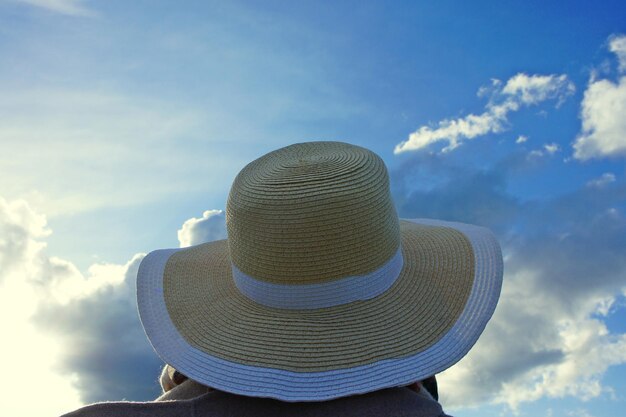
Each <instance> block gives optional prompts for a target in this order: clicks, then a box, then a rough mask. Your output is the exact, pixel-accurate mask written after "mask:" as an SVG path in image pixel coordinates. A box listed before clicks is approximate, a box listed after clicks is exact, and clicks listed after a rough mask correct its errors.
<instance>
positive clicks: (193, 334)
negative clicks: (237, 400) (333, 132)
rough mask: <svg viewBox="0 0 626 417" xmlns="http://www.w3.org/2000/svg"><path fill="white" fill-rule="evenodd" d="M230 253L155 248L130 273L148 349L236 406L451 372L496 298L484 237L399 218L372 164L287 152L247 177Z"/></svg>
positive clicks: (237, 202) (234, 196) (366, 154)
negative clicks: (246, 399)
mask: <svg viewBox="0 0 626 417" xmlns="http://www.w3.org/2000/svg"><path fill="white" fill-rule="evenodd" d="M226 224H227V230H228V239H227V240H221V241H216V242H210V243H204V244H200V245H197V246H193V247H190V248H184V249H165V250H157V251H154V252H152V253H150V254H148V255H147V256H146V257H145V258H144V260H143V261H142V263H141V266H140V267H139V273H138V277H137V299H138V305H139V314H140V317H141V321H142V323H143V326H144V328H145V331H146V334H147V335H148V338H149V339H150V342H151V343H152V345H153V347H154V349H155V350H156V352H157V353H158V354H159V356H160V357H161V358H162V359H163V360H164V361H165V362H166V363H168V364H170V365H172V366H173V367H175V368H176V369H178V370H179V371H180V372H182V373H183V374H185V375H187V376H188V377H189V378H191V379H193V380H195V381H198V382H200V383H202V384H204V385H208V386H211V387H214V388H217V389H220V390H223V391H228V392H232V393H236V394H242V395H248V396H255V397H272V398H277V399H280V400H285V401H321V400H327V399H331V398H337V397H342V396H347V395H352V394H359V393H365V392H369V391H374V390H378V389H382V388H386V387H393V386H401V385H407V384H410V383H412V382H414V381H417V380H420V379H423V378H425V377H428V376H430V375H433V374H436V373H438V372H440V371H442V370H444V369H446V368H448V367H450V366H451V365H453V364H454V363H456V362H457V361H458V360H459V359H461V358H462V357H463V356H464V355H465V354H466V353H467V352H468V351H469V349H470V348H471V347H472V345H473V344H474V343H475V342H476V340H477V339H478V337H479V336H480V334H481V332H482V331H483V329H484V327H485V325H486V324H487V321H488V320H489V318H490V317H491V315H492V313H493V311H494V309H495V306H496V303H497V300H498V296H499V294H500V286H501V282H502V254H501V251H500V247H499V246H498V243H497V242H496V240H495V238H494V237H493V235H492V234H491V232H489V231H488V230H487V229H485V228H482V227H478V226H472V225H467V224H461V223H452V222H445V221H439V220H426V219H416V220H401V219H398V216H397V214H396V211H395V208H394V205H393V202H392V200H391V195H390V191H389V177H388V174H387V170H386V168H385V165H384V163H383V161H382V159H381V158H380V157H378V156H377V155H376V154H374V153H373V152H371V151H369V150H367V149H364V148H361V147H358V146H354V145H349V144H346V143H339V142H310V143H301V144H295V145H291V146H287V147H285V148H282V149H278V150H276V151H274V152H270V153H269V154H267V155H265V156H262V157H261V158H259V159H257V160H255V161H253V162H251V163H250V164H248V165H247V166H246V167H245V168H244V169H243V170H242V171H241V172H240V173H239V175H238V176H237V177H236V179H235V181H234V183H233V185H232V188H231V191H230V195H229V197H228V203H227V208H226Z"/></svg>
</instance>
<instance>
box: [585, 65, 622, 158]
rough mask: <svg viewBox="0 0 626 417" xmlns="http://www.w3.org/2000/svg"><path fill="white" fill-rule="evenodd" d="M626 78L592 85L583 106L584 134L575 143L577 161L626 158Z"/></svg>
mask: <svg viewBox="0 0 626 417" xmlns="http://www.w3.org/2000/svg"><path fill="white" fill-rule="evenodd" d="M625 114H626V76H623V77H621V78H620V79H619V80H618V82H617V83H614V82H612V81H610V80H606V79H604V80H597V81H590V82H589V85H588V86H587V90H586V91H585V95H584V98H583V101H582V103H581V118H582V131H581V133H580V134H579V135H578V137H577V138H576V141H575V143H574V157H575V158H576V159H579V160H587V159H591V158H601V157H615V156H626V117H624V115H625Z"/></svg>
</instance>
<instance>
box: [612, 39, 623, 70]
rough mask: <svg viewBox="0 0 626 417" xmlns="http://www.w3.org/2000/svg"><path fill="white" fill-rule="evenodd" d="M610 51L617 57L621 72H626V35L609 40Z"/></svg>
mask: <svg viewBox="0 0 626 417" xmlns="http://www.w3.org/2000/svg"><path fill="white" fill-rule="evenodd" d="M609 51H611V52H613V53H614V54H615V55H617V59H618V63H619V70H620V71H626V35H619V36H614V37H612V38H611V39H610V40H609Z"/></svg>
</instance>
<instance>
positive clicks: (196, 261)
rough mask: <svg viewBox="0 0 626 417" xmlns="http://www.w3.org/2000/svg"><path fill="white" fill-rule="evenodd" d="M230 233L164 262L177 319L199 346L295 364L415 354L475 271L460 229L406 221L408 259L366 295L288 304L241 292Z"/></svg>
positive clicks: (323, 366) (444, 325)
mask: <svg viewBox="0 0 626 417" xmlns="http://www.w3.org/2000/svg"><path fill="white" fill-rule="evenodd" d="M228 253H229V252H228V245H227V244H226V241H219V242H211V243H207V244H204V245H199V246H196V247H192V248H189V249H185V250H181V251H179V252H177V253H175V254H174V255H172V256H171V258H170V259H169V261H168V262H167V264H166V266H165V273H164V277H163V290H164V296H165V303H166V306H167V309H168V312H169V315H170V317H171V319H172V322H173V323H174V325H175V326H176V328H177V329H178V331H179V332H180V334H181V335H182V336H183V337H184V338H185V339H186V340H187V341H188V342H189V344H191V345H192V346H194V347H195V348H197V349H198V350H200V351H203V352H206V353H209V354H211V355H213V356H217V357H220V358H222V359H225V360H229V361H234V362H238V363H244V364H249V365H254V366H263V367H271V368H276V369H285V370H291V371H297V372H317V371H326V370H331V369H340V368H348V367H354V366H359V365H365V364H369V363H372V362H376V361H380V360H384V359H389V358H397V357H402V356H407V355H412V354H415V353H417V352H420V351H422V350H424V349H426V348H428V347H429V346H431V345H432V344H433V343H434V342H436V341H437V340H438V339H440V338H441V337H442V336H443V334H445V333H446V332H447V331H448V330H449V329H450V327H452V325H453V324H454V323H455V322H456V320H457V318H458V317H459V315H460V314H461V312H462V311H463V308H464V307H465V304H466V301H467V298H468V297H469V294H470V290H471V288H472V283H473V278H474V261H473V252H472V247H471V244H470V242H469V241H468V240H467V238H466V237H465V236H464V235H463V234H462V233H460V232H459V231H457V230H454V229H451V228H445V227H432V226H421V225H416V224H413V223H408V222H404V223H403V224H402V255H403V258H404V266H403V268H402V270H401V272H400V275H399V277H398V279H397V280H396V282H395V284H394V285H393V286H392V287H391V288H390V289H389V290H387V291H386V292H385V293H383V294H382V295H380V296H378V297H376V298H373V299H371V300H368V301H359V302H354V303H350V304H345V305H340V306H335V307H329V308H324V309H319V310H281V309H276V308H270V307H265V306H262V305H260V304H258V303H255V302H254V301H251V300H250V299H248V298H247V297H245V296H244V295H242V294H241V293H240V292H239V291H238V289H237V287H236V286H235V285H234V283H233V280H232V276H231V267H230V258H229V255H228Z"/></svg>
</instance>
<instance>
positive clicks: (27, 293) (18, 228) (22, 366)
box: [0, 197, 80, 417]
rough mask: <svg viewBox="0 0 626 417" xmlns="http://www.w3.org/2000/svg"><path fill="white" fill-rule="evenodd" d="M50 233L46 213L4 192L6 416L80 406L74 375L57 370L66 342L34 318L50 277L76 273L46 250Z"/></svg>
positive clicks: (0, 317) (0, 247) (0, 386)
mask: <svg viewBox="0 0 626 417" xmlns="http://www.w3.org/2000/svg"><path fill="white" fill-rule="evenodd" d="M49 233H50V232H49V230H47V229H46V220H45V217H44V216H42V215H39V214H37V213H35V212H34V211H33V210H31V208H30V207H29V206H28V204H26V203H25V202H23V201H13V202H7V201H6V200H4V199H3V198H1V197H0V306H2V312H1V314H0V332H1V333H2V334H4V335H10V343H3V344H2V347H1V348H0V350H1V351H2V357H3V364H2V367H3V372H5V375H10V378H9V377H5V378H2V379H1V380H0V390H1V391H2V393H3V397H4V398H5V400H6V399H10V400H9V401H1V402H0V415H5V416H31V415H41V416H50V417H52V416H56V415H59V414H61V413H63V412H66V411H68V409H71V408H74V407H77V406H78V405H80V399H79V392H78V390H76V389H75V388H74V386H73V384H72V382H73V377H72V376H71V375H69V376H62V375H59V374H58V372H56V369H55V361H56V359H57V358H58V357H59V354H60V353H61V351H62V348H63V346H61V345H60V344H59V343H58V341H57V340H56V339H54V338H52V337H50V336H49V335H45V334H42V332H41V331H40V329H38V328H37V327H36V326H35V325H34V324H33V322H32V320H31V319H32V317H33V315H34V314H35V313H36V311H37V308H38V303H39V302H40V301H41V300H42V298H43V295H42V292H41V285H42V284H43V283H44V281H45V280H46V278H48V277H50V276H51V274H54V275H55V277H57V278H58V279H66V278H67V279H73V277H74V274H75V269H72V268H66V267H67V265H65V264H63V263H60V262H58V261H56V260H54V259H49V258H47V257H46V256H45V255H44V254H43V253H44V250H45V247H46V245H45V243H44V242H42V241H41V240H40V239H41V238H43V237H46V236H47V235H48V234H49ZM24 387H29V389H27V390H25V389H24ZM33 392H37V395H38V399H37V401H33V399H32V395H33V394H32V393H33Z"/></svg>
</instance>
